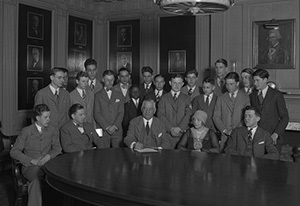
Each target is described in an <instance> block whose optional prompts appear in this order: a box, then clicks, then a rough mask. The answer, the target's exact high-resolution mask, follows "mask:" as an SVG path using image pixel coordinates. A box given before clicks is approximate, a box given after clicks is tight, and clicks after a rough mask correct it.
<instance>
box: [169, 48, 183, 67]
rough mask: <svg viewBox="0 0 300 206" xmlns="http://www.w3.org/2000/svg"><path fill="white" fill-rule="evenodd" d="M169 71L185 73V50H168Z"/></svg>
mask: <svg viewBox="0 0 300 206" xmlns="http://www.w3.org/2000/svg"><path fill="white" fill-rule="evenodd" d="M168 72H169V73H185V72H186V51H185V50H170V51H169V58H168Z"/></svg>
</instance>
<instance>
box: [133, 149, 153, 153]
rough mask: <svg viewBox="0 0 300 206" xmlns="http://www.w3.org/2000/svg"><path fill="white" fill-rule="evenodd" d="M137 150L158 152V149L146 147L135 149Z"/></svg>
mask: <svg viewBox="0 0 300 206" xmlns="http://www.w3.org/2000/svg"><path fill="white" fill-rule="evenodd" d="M134 150H135V151H137V152H141V153H146V152H158V151H157V150H156V149H152V148H144V149H134Z"/></svg>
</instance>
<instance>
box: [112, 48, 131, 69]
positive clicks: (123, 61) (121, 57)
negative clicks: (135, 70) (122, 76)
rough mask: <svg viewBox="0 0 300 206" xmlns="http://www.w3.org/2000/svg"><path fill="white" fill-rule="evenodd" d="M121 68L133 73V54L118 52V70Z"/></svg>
mask: <svg viewBox="0 0 300 206" xmlns="http://www.w3.org/2000/svg"><path fill="white" fill-rule="evenodd" d="M121 67H124V68H126V69H128V70H129V71H130V72H132V54H131V52H118V53H117V70H116V71H118V70H119V69H120V68H121Z"/></svg>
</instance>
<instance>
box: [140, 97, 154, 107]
mask: <svg viewBox="0 0 300 206" xmlns="http://www.w3.org/2000/svg"><path fill="white" fill-rule="evenodd" d="M146 102H151V103H152V105H153V108H154V109H156V103H155V101H154V100H153V99H151V98H145V99H144V101H143V104H142V107H141V109H143V108H144V107H145V104H146Z"/></svg>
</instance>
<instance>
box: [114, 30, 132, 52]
mask: <svg viewBox="0 0 300 206" xmlns="http://www.w3.org/2000/svg"><path fill="white" fill-rule="evenodd" d="M131 34H132V27H131V25H122V26H118V27H117V38H118V39H117V42H118V47H130V46H131V45H132V39H131Z"/></svg>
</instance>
